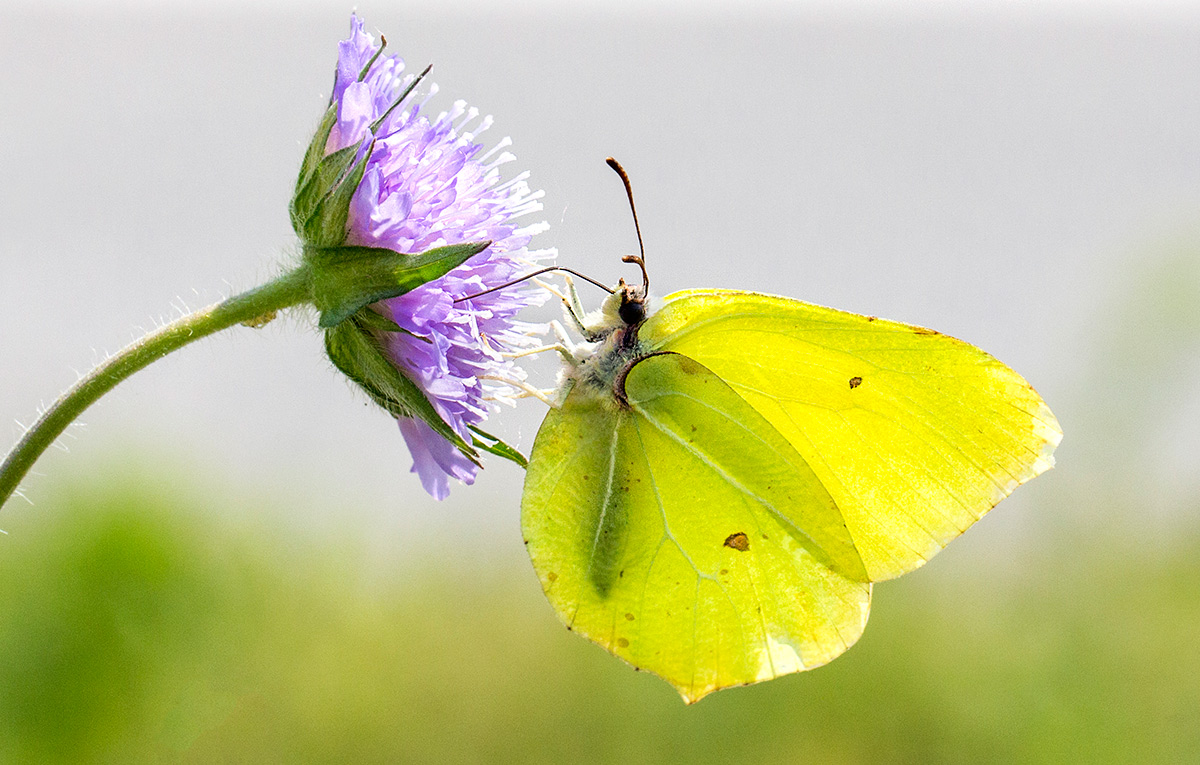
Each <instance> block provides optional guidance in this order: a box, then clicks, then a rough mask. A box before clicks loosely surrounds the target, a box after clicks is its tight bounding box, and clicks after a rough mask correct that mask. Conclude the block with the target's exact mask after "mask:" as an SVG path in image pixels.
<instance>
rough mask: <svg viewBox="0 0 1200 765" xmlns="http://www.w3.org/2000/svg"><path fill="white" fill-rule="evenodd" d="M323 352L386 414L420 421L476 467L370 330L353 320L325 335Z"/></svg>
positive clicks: (467, 448) (472, 455)
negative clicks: (388, 356) (389, 357)
mask: <svg viewBox="0 0 1200 765" xmlns="http://www.w3.org/2000/svg"><path fill="white" fill-rule="evenodd" d="M325 352H326V353H327V354H328V355H329V360H330V361H332V362H333V365H334V366H335V367H337V368H338V369H339V370H341V372H342V374H344V375H346V376H347V377H349V378H350V379H351V380H353V381H354V382H355V383H356V384H357V385H358V386H359V387H360V388H362V389H363V390H364V391H366V393H367V395H368V396H370V397H371V400H372V401H374V402H375V403H376V404H378V405H379V406H381V407H383V409H384V410H385V411H386V412H387V413H388V414H390V415H391V416H393V417H412V418H416V419H419V420H421V421H423V422H424V423H425V424H426V425H428V426H429V427H430V428H432V429H433V431H434V432H435V433H437V434H438V435H439V436H441V437H442V438H444V439H446V440H447V441H449V442H450V443H451V444H453V445H454V447H455V448H456V449H458V450H459V451H460V452H462V453H463V454H464V455H466V457H467V458H468V459H470V460H471V461H472V462H474V463H475V464H476V465H479V464H480V462H479V454H478V453H477V452H476V451H475V449H474V448H472V446H471V445H470V444H468V443H467V442H466V441H464V440H463V439H462V437H461V436H459V435H458V433H455V432H454V429H453V428H451V427H450V425H448V424H447V423H446V421H445V420H443V419H442V417H441V415H439V414H438V413H437V410H436V409H434V408H433V404H431V403H430V402H429V399H428V398H427V397H426V396H425V394H424V393H422V392H421V389H420V388H418V387H417V385H416V383H414V382H413V381H412V380H410V379H408V378H407V377H405V376H404V375H403V374H402V373H401V372H400V370H399V369H397V368H396V367H395V365H393V364H392V362H391V361H390V360H389V359H388V358H387V356H386V355H385V353H384V351H383V348H382V347H381V346H380V345H379V341H378V340H376V339H375V337H374V335H372V333H371V330H369V329H368V328H366V327H365V326H363V325H362V324H361V323H359V321H358V318H357V317H354V318H351V319H350V320H349V321H343V322H342V323H340V324H338V325H337V326H334V327H331V328H330V329H327V330H326V331H325Z"/></svg>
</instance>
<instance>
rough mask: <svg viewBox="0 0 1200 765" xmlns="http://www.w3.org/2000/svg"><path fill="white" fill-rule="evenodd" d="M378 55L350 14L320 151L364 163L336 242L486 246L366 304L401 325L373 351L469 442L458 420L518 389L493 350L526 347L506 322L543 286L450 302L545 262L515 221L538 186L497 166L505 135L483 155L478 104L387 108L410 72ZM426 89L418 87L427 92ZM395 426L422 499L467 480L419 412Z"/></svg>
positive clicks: (474, 420) (547, 253)
mask: <svg viewBox="0 0 1200 765" xmlns="http://www.w3.org/2000/svg"><path fill="white" fill-rule="evenodd" d="M380 50H381V49H380V47H379V46H378V45H376V42H375V40H374V38H373V37H372V36H371V35H369V34H367V33H366V32H365V31H364V30H363V22H362V20H361V19H359V18H358V17H357V16H354V17H352V19H351V33H350V37H349V38H347V39H346V40H344V41H342V42H341V43H340V44H339V46H338V64H337V77H336V81H335V84H334V89H333V95H332V103H334V104H336V107H337V118H336V122H335V123H334V124H333V127H332V129H331V130H330V132H329V137H328V140H327V143H326V146H325V152H326V155H327V156H328V155H330V154H332V153H333V152H336V151H338V150H340V149H344V148H347V147H351V146H355V145H356V144H357V145H358V146H359V149H358V157H359V158H360V159H361V158H364V157H365V158H366V164H365V169H364V170H363V174H362V180H361V182H359V184H358V187H357V189H356V190H355V192H354V194H353V197H352V198H351V200H350V205H349V215H348V218H347V222H346V241H345V244H347V245H357V246H366V247H376V248H387V249H389V250H394V251H396V252H400V253H422V252H426V251H428V250H431V249H433V248H437V247H441V246H445V245H454V244H461V243H467V242H483V241H488V240H490V241H491V245H490V246H489V247H488V248H487V249H485V250H483V251H482V252H480V253H478V254H477V255H474V256H473V257H471V258H470V259H469V260H467V261H466V262H465V263H463V264H462V265H460V266H458V267H457V268H455V269H453V270H452V271H450V272H449V273H447V274H445V275H444V276H442V277H441V278H439V279H436V280H434V281H431V282H428V283H426V284H423V285H421V286H419V287H416V288H415V289H412V290H411V291H409V292H406V293H404V294H402V295H399V296H397V297H392V298H388V299H384V300H380V301H379V302H376V303H374V304H372V305H371V306H370V308H371V309H373V310H374V311H375V312H376V313H378V314H380V315H382V316H384V317H386V319H389V320H391V321H392V322H394V323H395V325H396V326H398V327H399V329H400V331H398V332H397V331H385V332H377V333H375V335H376V337H377V339H378V341H379V343H380V346H381V347H382V349H383V350H384V353H385V355H386V356H387V357H388V359H389V360H390V361H391V362H392V363H393V364H394V365H395V366H396V368H397V369H399V371H400V372H401V373H402V374H403V375H404V376H405V377H407V378H408V379H409V380H411V381H412V382H413V383H415V384H416V385H417V387H418V388H419V389H420V391H421V392H422V393H424V395H425V396H426V398H428V400H429V402H430V403H431V404H432V405H433V408H434V410H436V412H437V414H438V415H440V417H441V418H442V419H443V420H444V421H445V422H446V423H447V424H448V425H449V426H450V427H451V428H452V429H453V430H454V432H455V433H457V434H458V435H459V436H461V437H462V439H463V440H464V441H465V442H466V443H468V444H469V443H471V442H472V432H471V429H470V427H471V426H473V425H478V424H479V423H481V422H482V421H483V420H484V419H485V418H486V416H487V414H488V411H489V407H490V406H491V403H490V401H492V400H511V397H512V396H513V395H514V394H515V393H516V392H517V390H516V388H515V387H514V386H512V385H510V384H507V383H505V382H503V381H514V382H519V381H523V380H524V379H525V375H524V372H523V371H522V369H521V368H520V367H519V366H518V365H516V364H515V363H514V362H513V361H512V360H511V358H506V357H505V356H504V355H503V354H504V353H508V352H512V351H514V350H518V349H521V348H527V347H530V345H531V344H534V342H535V341H533V340H532V339H531V331H532V330H533V329H534V327H533V325H529V324H527V323H524V322H519V321H516V320H515V318H514V317H515V315H516V314H517V312H519V311H520V310H521V309H523V308H526V307H528V306H530V305H533V304H537V303H540V302H542V300H543V299H544V294H545V293H544V292H543V291H542V290H540V289H538V288H537V287H536V286H533V285H531V284H530V283H528V282H524V283H521V284H519V285H514V286H512V287H508V288H505V289H503V290H499V291H497V292H492V293H489V294H487V295H483V296H480V297H476V298H472V299H470V300H468V301H465V302H461V303H455V302H454V301H455V300H457V299H459V298H464V297H467V296H469V295H474V294H476V293H479V292H482V291H484V290H487V289H489V288H491V287H495V286H497V285H500V284H503V283H504V282H507V281H509V280H511V279H513V278H515V277H517V276H520V275H522V274H524V273H528V271H529V270H530V268H531V266H533V265H536V264H537V263H539V262H544V261H546V260H549V259H551V258H553V256H554V251H553V250H530V249H529V243H530V239H531V237H532V236H533V235H534V234H536V233H538V232H540V231H542V230H544V229H545V228H547V225H546V224H545V223H536V224H533V225H520V224H518V223H517V222H516V220H517V219H518V218H521V217H522V216H525V215H527V214H529V213H532V212H535V211H538V210H541V209H542V206H541V203H540V202H539V201H538V200H539V199H540V198H541V196H542V193H541V192H540V191H538V192H531V191H530V189H529V186H528V184H527V183H526V179H527V177H528V173H527V172H526V173H521V174H520V175H517V176H515V177H513V178H510V179H508V180H507V181H502V180H501V174H500V169H499V168H500V166H501V165H503V164H505V163H507V162H509V161H510V160H512V159H514V157H513V156H512V155H511V154H510V153H508V152H507V151H505V150H504V149H505V148H506V147H507V146H508V145H509V144H510V143H511V142H510V140H509V139H508V138H505V139H504V140H502V141H500V142H499V143H498V144H497V145H495V146H494V147H493V148H492V149H491V150H489V151H484V147H483V146H482V144H480V143H478V142H477V141H476V138H477V136H478V135H479V134H480V133H482V132H483V131H485V130H486V129H487V128H488V127H489V126H490V125H491V124H492V118H491V117H490V116H486V117H483V118H482V119H480V117H479V112H478V110H477V109H474V108H468V107H467V106H466V104H465V102H463V101H456V102H455V103H454V105H453V108H452V109H451V110H450V111H449V112H443V113H441V114H439V115H438V116H437V117H436V118H433V119H430V118H429V117H427V116H425V113H424V112H423V107H424V106H425V103H417V102H416V99H415V98H413V97H412V96H409V97H408V98H406V99H405V100H404V101H402V102H401V103H400V104H399V106H397V107H396V108H393V106H394V104H395V103H396V99H397V97H398V96H399V95H400V94H401V93H402V92H403V89H404V88H405V87H406V86H408V85H409V84H410V83H411V82H412V79H413V77H412V75H405V74H404V62H403V61H402V60H401V59H400V57H398V56H382V55H379V53H380ZM364 71H365V72H366V74H365V76H363V74H362V73H363V72H364ZM436 92H437V88H436V86H432V87H430V89H429V96H430V97H431V96H432V95H433V94H434V93H436ZM427 101H428V97H427V98H426V102H427ZM385 115H386V116H385ZM381 117H383V119H382V121H381V122H378V124H377V125H376V123H377V121H379V119H380V118H381ZM373 125H375V127H374V130H372V126H373ZM364 139H365V140H364ZM398 422H399V425H400V432H401V433H402V434H403V436H404V439H405V441H406V442H407V444H408V448H409V450H410V451H411V453H412V456H413V468H412V470H413V472H415V473H417V474H418V476H419V477H420V479H421V483H422V485H423V486H424V487H425V490H426V491H427V492H429V494H431V495H432V496H434V497H435V498H437V499H444V498H445V497H446V496H447V495H448V493H449V482H448V478H450V477H453V478H456V479H458V480H460V481H462V482H464V483H467V484H470V483H472V482H473V481H474V478H475V474H476V471H477V469H478V468H477V465H476V464H475V462H474V461H472V459H470V458H469V457H468V456H467V455H466V454H464V453H463V452H462V451H461V450H460V449H459V448H456V447H455V446H454V445H453V444H451V443H450V442H449V441H448V440H447V439H446V438H444V437H443V436H442V435H439V434H438V433H436V432H435V431H434V430H433V429H432V428H431V427H430V426H429V425H428V424H427V423H426V422H425V421H423V420H422V419H419V418H413V417H406V416H400V417H398Z"/></svg>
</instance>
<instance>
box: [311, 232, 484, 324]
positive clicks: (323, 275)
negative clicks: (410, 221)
mask: <svg viewBox="0 0 1200 765" xmlns="http://www.w3.org/2000/svg"><path fill="white" fill-rule="evenodd" d="M490 245H491V242H490V241H485V242H466V243H463V244H452V245H448V246H446V247H435V248H434V249H432V250H427V251H425V252H422V253H420V254H417V255H406V254H404V253H401V252H395V251H393V250H388V249H385V248H382V247H352V246H351V247H313V246H310V247H307V248H306V249H305V251H304V259H305V262H306V263H307V264H308V266H309V272H310V274H311V277H310V278H311V280H312V281H311V284H312V299H313V305H315V306H316V307H317V310H318V311H320V312H321V318H320V320H319V322H318V325H319V326H320V327H321V328H322V329H328V328H330V327H333V326H336V325H338V324H340V323H342V322H344V321H345V320H346V319H348V318H350V317H351V316H353V315H355V314H356V313H358V312H359V310H360V309H362V308H363V307H365V306H368V305H370V304H371V303H374V302H376V301H379V300H385V299H387V298H391V297H396V296H397V295H403V294H404V293H405V292H408V291H409V290H411V289H413V288H414V287H419V286H421V285H422V284H426V283H428V282H431V281H433V280H434V279H438V278H440V277H441V276H443V275H445V274H446V273H447V272H449V271H451V270H453V269H454V268H457V267H458V266H460V265H462V263H463V262H465V261H466V260H467V259H468V258H470V257H471V256H472V255H476V254H478V253H480V252H482V251H483V250H485V249H487V248H488V246H490ZM396 329H399V327H396ZM387 331H395V330H387Z"/></svg>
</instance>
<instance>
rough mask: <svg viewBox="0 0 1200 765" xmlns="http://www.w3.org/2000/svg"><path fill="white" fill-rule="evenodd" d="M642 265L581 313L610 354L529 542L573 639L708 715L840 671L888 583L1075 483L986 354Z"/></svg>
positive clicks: (529, 487) (573, 380)
mask: <svg viewBox="0 0 1200 765" xmlns="http://www.w3.org/2000/svg"><path fill="white" fill-rule="evenodd" d="M610 165H613V166H614V169H617V170H618V172H619V173H620V174H621V176H622V179H623V180H624V181H625V184H626V190H627V192H628V193H629V197H630V204H631V205H632V202H633V197H632V192H631V191H629V182H628V178H627V176H625V174H624V172H623V171H622V170H620V166H619V165H617V164H616V161H615V160H610ZM634 220H635V224H636V211H635V212H634ZM638 237H639V242H640V240H641V235H640V231H639V235H638ZM625 260H626V261H627V262H634V263H637V264H638V265H639V266H641V268H642V276H643V283H642V285H640V286H634V285H628V284H626V283H625V282H624V280H622V281H621V282H620V284H619V285H618V288H617V289H616V290H614V291H612V294H611V295H610V296H609V297H608V298H607V299H606V300H605V302H604V304H603V306H602V308H601V311H600V313H599V315H598V316H597V317H595V318H593V319H591V320H588V319H585V318H584V317H583V316H582V315H580V313H579V309H577V308H570V309H569V311H568V313H569V314H570V315H571V316H572V318H573V319H574V321H575V323H576V325H577V329H579V330H580V331H581V332H582V334H583V336H584V338H585V339H586V341H587V342H585V343H583V344H582V345H580V346H579V347H578V348H576V349H574V352H573V353H570V354H565V355H566V356H567V358H568V363H567V364H566V368H565V371H564V374H563V382H562V385H561V387H560V391H561V394H560V395H561V403H560V404H559V405H558V406H557V407H555V408H552V409H551V410H550V411H549V413H548V414H547V415H546V418H545V420H544V421H543V423H542V425H541V427H540V429H539V430H538V434H537V437H536V439H535V441H534V444H533V448H532V451H531V454H530V458H529V465H528V468H527V472H526V478H525V486H524V492H523V496H522V502H521V526H522V532H523V536H524V539H525V543H526V547H527V549H528V552H529V556H530V559H531V560H532V562H533V567H534V569H535V571H536V573H537V576H538V578H539V580H540V582H541V585H542V588H543V590H544V591H545V594H546V597H547V598H548V599H549V601H550V603H551V605H552V606H553V607H554V609H555V611H557V613H558V616H559V618H560V619H561V620H562V621H563V622H564V623H565V624H566V625H567V627H568V628H569V629H571V630H573V631H575V632H577V633H579V634H581V635H583V636H585V637H587V638H588V639H590V640H592V641H594V642H595V643H598V644H599V645H601V646H603V647H604V648H605V649H607V650H608V651H610V652H611V653H613V654H615V655H616V656H618V657H620V658H621V659H624V660H625V661H626V662H628V663H629V664H632V665H633V666H634V667H636V668H638V669H641V670H646V671H649V672H652V673H654V674H656V675H658V676H660V677H662V678H663V679H664V680H666V681H667V682H669V683H670V684H671V685H673V686H674V687H675V688H676V690H678V692H679V693H680V694H681V695H682V696H683V698H684V700H685V701H686V702H688V703H691V702H694V701H697V700H698V699H700V698H702V697H703V696H705V695H707V694H708V693H711V692H713V691H715V690H718V689H721V688H726V687H730V686H735V685H745V684H750V683H756V682H759V681H763V680H768V679H771V678H774V677H778V676H780V675H784V674H788V673H791V672H798V671H801V670H806V669H811V668H813V667H817V666H820V665H823V664H825V663H827V662H829V661H831V660H832V659H834V658H836V657H837V656H838V655H840V654H841V653H842V652H844V651H845V650H846V649H847V648H849V647H850V646H851V645H853V644H854V642H855V641H856V640H858V638H859V636H860V635H861V634H862V631H863V628H864V627H865V626H866V622H867V616H868V613H869V611H870V605H871V587H872V584H873V583H874V582H879V581H884V580H887V579H892V578H894V577H897V576H900V575H901V574H904V573H907V572H909V571H912V570H913V569H915V568H917V567H919V566H921V565H922V564H924V563H925V562H926V561H928V560H929V559H930V558H931V557H932V556H933V555H935V554H936V553H937V552H938V551H939V550H941V549H942V548H943V547H945V546H946V544H947V543H948V542H950V541H951V540H952V539H954V538H955V537H957V536H959V535H960V534H962V533H963V532H964V531H966V530H967V528H968V527H970V526H971V525H972V524H973V523H975V521H977V520H979V518H980V517H981V516H983V514H984V513H986V512H987V511H988V510H989V509H991V508H992V507H993V506H994V505H995V504H996V503H998V502H999V501H1000V500H1001V499H1003V498H1005V497H1007V496H1008V495H1009V494H1010V493H1011V492H1012V491H1013V489H1015V488H1016V487H1017V486H1019V485H1020V484H1022V483H1024V482H1026V481H1028V480H1030V479H1031V478H1033V477H1034V476H1037V475H1038V474H1040V473H1042V472H1043V471H1045V470H1048V469H1049V468H1051V467H1052V466H1053V464H1054V458H1053V452H1054V449H1055V447H1056V446H1057V445H1058V443H1059V441H1060V439H1061V438H1062V430H1061V429H1060V427H1059V425H1058V422H1057V420H1056V419H1055V417H1054V415H1053V414H1052V413H1051V411H1050V409H1049V408H1048V407H1047V406H1046V404H1045V402H1044V401H1042V399H1041V397H1040V396H1038V394H1037V392H1036V391H1034V389H1033V387H1032V386H1031V385H1030V384H1029V383H1028V382H1026V381H1025V380H1024V379H1023V378H1022V377H1021V376H1020V375H1018V374H1017V373H1016V372H1014V371H1013V370H1012V369H1010V368H1008V367H1007V366H1005V365H1004V364H1002V363H1000V362H999V361H997V360H996V359H994V358H993V357H991V356H989V355H988V354H987V353H985V352H983V351H982V350H980V349H978V348H976V347H974V346H972V345H969V344H967V343H964V342H962V341H960V340H956V339H954V338H952V337H949V336H947V335H943V334H940V333H938V332H935V331H933V330H929V329H925V328H922V327H917V326H912V325H908V324H901V323H897V322H893V321H887V320H884V319H879V318H876V317H873V316H860V315H857V314H853V313H848V312H845V311H839V310H835V309H832V308H824V307H821V306H817V305H811V304H808V303H803V302H800V301H798V300H792V299H790V298H786V297H776V296H773V295H766V294H759V293H755V292H742V291H737V290H721V289H698V290H686V291H682V292H676V293H673V294H670V295H667V296H666V297H665V298H663V299H662V300H661V301H657V303H654V302H651V301H650V300H649V299H648V298H647V287H648V281H649V280H648V277H647V276H646V271H645V261H644V256H626V258H625ZM564 302H567V304H568V306H571V305H572V304H574V305H576V306H577V305H578V298H577V296H576V295H575V294H574V292H573V290H572V299H571V301H569V302H568V301H564Z"/></svg>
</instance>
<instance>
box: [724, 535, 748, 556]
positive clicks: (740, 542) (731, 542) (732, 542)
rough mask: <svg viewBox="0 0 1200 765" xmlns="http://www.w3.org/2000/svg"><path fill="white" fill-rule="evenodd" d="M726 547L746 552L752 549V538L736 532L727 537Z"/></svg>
mask: <svg viewBox="0 0 1200 765" xmlns="http://www.w3.org/2000/svg"><path fill="white" fill-rule="evenodd" d="M725 546H726V547H731V548H733V549H734V550H737V551H738V552H746V551H747V550H749V549H750V538H749V537H747V536H746V535H745V534H744V533H743V532H741V531H736V532H734V533H732V534H730V535H729V536H727V537H725Z"/></svg>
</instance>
